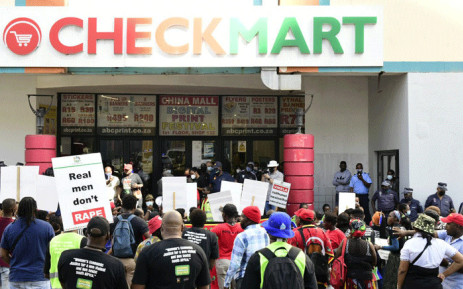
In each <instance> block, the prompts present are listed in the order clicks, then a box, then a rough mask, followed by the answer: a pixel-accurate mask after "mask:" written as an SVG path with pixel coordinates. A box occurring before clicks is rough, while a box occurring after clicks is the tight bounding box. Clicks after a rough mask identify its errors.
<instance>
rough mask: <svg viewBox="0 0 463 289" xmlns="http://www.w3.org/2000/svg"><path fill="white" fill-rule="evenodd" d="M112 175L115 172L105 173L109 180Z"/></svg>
mask: <svg viewBox="0 0 463 289" xmlns="http://www.w3.org/2000/svg"><path fill="white" fill-rule="evenodd" d="M112 175H113V174H111V173H109V174H105V176H106V179H107V180H109V179H110V178H111V176H112Z"/></svg>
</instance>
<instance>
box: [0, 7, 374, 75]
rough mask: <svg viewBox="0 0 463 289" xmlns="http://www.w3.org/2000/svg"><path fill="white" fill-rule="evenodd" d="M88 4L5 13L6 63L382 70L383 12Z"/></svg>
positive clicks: (0, 51)
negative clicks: (369, 67)
mask: <svg viewBox="0 0 463 289" xmlns="http://www.w3.org/2000/svg"><path fill="white" fill-rule="evenodd" d="M74 2H78V1H74ZM83 2H84V3H85V4H82V5H78V4H75V5H73V6H72V7H34V9H30V7H14V8H10V7H2V8H1V9H0V27H1V30H0V31H3V42H4V43H5V44H4V45H1V46H0V55H2V57H1V58H0V66H1V67H193V68H194V67H280V66H283V67H284V66H302V67H307V66H310V67H354V66H357V67H365V66H378V67H379V66H382V65H383V16H382V8H381V7H374V6H342V7H337V6H286V7H284V6H273V5H272V6H254V7H246V9H243V7H241V6H239V5H236V6H234V7H229V6H227V7H226V8H224V7H220V5H215V6H205V5H198V3H197V2H196V1H189V2H191V3H188V2H185V4H182V5H172V4H171V5H169V4H168V3H164V2H168V1H164V2H160V1H144V2H143V1H140V2H138V1H137V5H132V6H130V5H123V6H122V5H121V4H118V1H115V2H112V3H111V7H108V6H107V5H105V6H103V5H97V4H94V3H93V2H98V1H92V2H91V3H90V2H88V1H83ZM113 3H114V4H113ZM121 3H122V2H121ZM25 18H27V19H25ZM103 33H106V35H103ZM108 38H111V39H108ZM102 39H108V40H102ZM141 72H142V71H141Z"/></svg>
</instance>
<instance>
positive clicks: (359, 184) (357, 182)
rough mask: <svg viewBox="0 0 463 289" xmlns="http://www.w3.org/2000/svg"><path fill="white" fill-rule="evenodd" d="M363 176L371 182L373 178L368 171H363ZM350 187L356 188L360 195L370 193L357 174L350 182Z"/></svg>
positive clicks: (366, 180) (355, 191)
mask: <svg viewBox="0 0 463 289" xmlns="http://www.w3.org/2000/svg"><path fill="white" fill-rule="evenodd" d="M362 177H363V179H364V180H365V182H367V183H369V184H371V179H370V175H369V174H367V173H362ZM349 187H351V188H354V193H356V194H359V195H366V194H368V188H367V187H365V185H364V184H363V182H362V181H361V180H359V178H358V176H357V174H355V175H353V176H352V178H351V179H350V184H349Z"/></svg>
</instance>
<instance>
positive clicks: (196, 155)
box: [191, 140, 217, 168]
mask: <svg viewBox="0 0 463 289" xmlns="http://www.w3.org/2000/svg"><path fill="white" fill-rule="evenodd" d="M216 155H217V143H216V141H215V140H193V141H192V143H191V165H192V166H193V167H197V168H199V167H200V166H201V164H202V163H207V162H215V161H216Z"/></svg>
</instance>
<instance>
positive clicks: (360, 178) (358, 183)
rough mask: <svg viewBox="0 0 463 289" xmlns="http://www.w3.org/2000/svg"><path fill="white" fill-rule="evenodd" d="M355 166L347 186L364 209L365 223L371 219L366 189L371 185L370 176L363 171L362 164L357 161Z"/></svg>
mask: <svg viewBox="0 0 463 289" xmlns="http://www.w3.org/2000/svg"><path fill="white" fill-rule="evenodd" d="M355 168H356V169H357V173H356V174H355V175H353V176H352V178H351V179H350V183H349V187H350V191H351V192H354V193H355V194H356V196H357V197H358V198H359V201H360V206H361V207H362V208H363V210H364V211H365V222H366V223H367V224H369V223H370V221H371V215H370V202H369V201H368V190H369V189H370V187H371V183H372V181H371V178H370V175H369V174H368V173H365V172H364V171H363V165H362V164H361V163H358V164H357V165H356V166H355Z"/></svg>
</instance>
